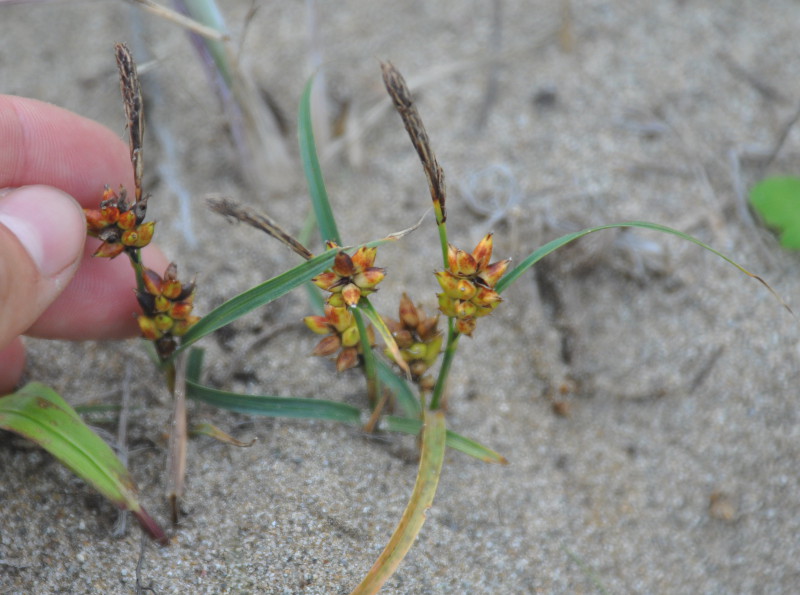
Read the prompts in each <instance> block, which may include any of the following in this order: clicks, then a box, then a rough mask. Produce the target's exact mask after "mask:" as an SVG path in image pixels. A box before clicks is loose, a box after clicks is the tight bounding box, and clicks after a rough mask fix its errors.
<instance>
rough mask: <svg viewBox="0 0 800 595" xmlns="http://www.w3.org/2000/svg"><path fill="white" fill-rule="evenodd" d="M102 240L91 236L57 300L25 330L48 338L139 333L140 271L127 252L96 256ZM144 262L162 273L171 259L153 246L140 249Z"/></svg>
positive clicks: (116, 335) (70, 338) (106, 336)
mask: <svg viewBox="0 0 800 595" xmlns="http://www.w3.org/2000/svg"><path fill="white" fill-rule="evenodd" d="M99 245H100V243H99V241H98V240H95V239H93V238H89V239H88V240H87V242H86V247H85V253H84V259H83V263H82V264H81V268H80V270H78V273H77V274H76V275H75V277H74V278H73V279H72V282H71V283H70V284H69V286H68V287H67V288H66V289H65V290H64V292H63V293H62V294H61V295H60V296H58V299H56V301H55V302H54V303H53V304H52V305H51V306H50V307H49V308H48V309H47V310H46V311H45V312H44V314H42V315H41V317H40V318H39V319H38V320H37V321H36V323H35V324H34V325H33V326H31V327H30V328H29V329H28V331H27V332H26V333H25V334H27V335H30V336H32V337H42V338H47V339H68V340H72V341H84V340H87V339H121V338H123V337H132V336H134V335H137V334H138V333H139V326H138V324H137V322H136V315H137V314H140V313H141V309H140V308H139V305H138V303H137V301H136V295H135V293H134V288H135V287H136V276H135V274H134V272H133V268H132V267H131V263H130V262H129V261H128V257H127V256H126V255H125V254H122V255H120V256H119V257H117V258H115V259H114V260H111V261H109V260H108V259H107V258H92V257H91V255H92V253H93V252H94V251H95V250H96V249H97V247H98V246H99ZM142 260H143V261H144V265H145V266H146V267H148V268H151V269H153V270H154V271H156V272H157V273H158V274H163V272H164V271H165V270H166V268H167V265H168V264H169V262H168V261H167V259H166V257H165V256H164V254H163V253H162V252H161V251H160V250H159V249H158V248H156V247H155V246H153V245H150V246H147V247H146V248H144V249H143V250H142Z"/></svg>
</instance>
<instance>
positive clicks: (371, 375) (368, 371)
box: [351, 308, 379, 408]
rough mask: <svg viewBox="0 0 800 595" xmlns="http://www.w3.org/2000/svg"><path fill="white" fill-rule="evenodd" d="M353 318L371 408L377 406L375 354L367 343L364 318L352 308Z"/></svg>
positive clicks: (367, 337) (377, 387)
mask: <svg viewBox="0 0 800 595" xmlns="http://www.w3.org/2000/svg"><path fill="white" fill-rule="evenodd" d="M351 311H352V312H353V317H354V318H355V319H356V326H357V327H358V336H359V341H361V352H362V355H363V356H364V377H365V378H366V379H367V398H368V399H369V404H370V406H371V407H373V408H374V407H375V406H376V405H377V404H378V395H379V386H378V367H377V366H376V364H375V354H374V353H373V352H372V345H371V344H370V342H369V335H368V334H367V325H366V324H364V318H363V317H362V315H361V312H359V311H358V309H357V308H352V310H351Z"/></svg>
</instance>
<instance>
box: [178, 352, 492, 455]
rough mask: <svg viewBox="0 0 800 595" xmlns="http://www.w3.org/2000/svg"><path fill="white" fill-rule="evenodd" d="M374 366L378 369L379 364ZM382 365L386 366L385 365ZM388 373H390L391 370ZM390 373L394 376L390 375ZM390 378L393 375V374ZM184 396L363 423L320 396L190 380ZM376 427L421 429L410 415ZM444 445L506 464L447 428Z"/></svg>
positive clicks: (251, 410)
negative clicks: (252, 391)
mask: <svg viewBox="0 0 800 595" xmlns="http://www.w3.org/2000/svg"><path fill="white" fill-rule="evenodd" d="M378 362H381V360H378ZM378 365H379V368H378V369H379V370H380V365H381V364H380V363H379V364H378ZM383 365H384V366H386V364H383ZM190 367H191V366H190ZM389 373H390V374H391V373H392V372H391V370H390V371H389ZM392 375H393V376H394V374H392ZM394 377H395V378H397V376H394ZM186 396H187V397H188V398H189V399H192V400H193V401H200V402H202V403H206V404H208V405H211V406H213V407H218V408H220V409H227V410H228V411H236V412H238V413H245V414H248V415H261V416H265V417H286V418H292V419H319V420H322V421H336V422H341V423H346V424H349V425H353V426H359V427H361V426H362V425H363V420H362V415H361V410H360V409H358V407H353V406H352V405H347V404H346V403H338V402H336V401H327V400H324V399H303V398H297V397H275V396H270V395H243V394H239V393H234V392H228V391H223V390H219V389H215V388H211V387H209V386H203V385H202V384H199V383H198V382H197V381H195V380H191V379H189V380H187V382H186ZM378 427H379V429H382V430H386V431H389V432H400V433H402V434H409V435H412V436H416V435H418V434H419V433H420V431H421V430H422V422H421V421H420V420H419V419H413V418H410V417H397V416H394V415H388V416H386V417H383V418H382V419H381V422H380V424H379V426H378ZM447 446H448V448H452V449H454V450H458V451H460V452H463V453H464V454H466V455H469V456H471V457H475V458H476V459H479V460H481V461H485V462H487V463H501V464H506V463H507V461H506V458H505V457H504V456H502V455H500V454H498V453H497V452H495V451H493V450H492V449H490V448H487V447H486V446H483V445H482V444H480V443H478V442H476V441H474V440H471V439H469V438H465V437H464V436H462V435H460V434H457V433H455V432H452V431H450V430H447Z"/></svg>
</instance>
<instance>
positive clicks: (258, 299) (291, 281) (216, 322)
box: [177, 224, 419, 352]
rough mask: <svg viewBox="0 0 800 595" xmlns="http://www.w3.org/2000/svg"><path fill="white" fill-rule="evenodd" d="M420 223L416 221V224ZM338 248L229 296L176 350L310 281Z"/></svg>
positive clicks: (376, 242)
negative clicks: (233, 295)
mask: <svg viewBox="0 0 800 595" xmlns="http://www.w3.org/2000/svg"><path fill="white" fill-rule="evenodd" d="M417 225H419V224H417ZM416 228H417V226H416V225H415V226H414V227H411V228H409V229H404V230H403V231H399V232H396V233H393V234H390V235H388V236H386V237H385V238H381V239H380V240H373V241H371V242H367V243H366V244H360V245H359V246H349V247H344V248H342V250H346V251H347V252H354V251H355V250H357V249H358V248H360V247H361V246H369V247H373V246H380V245H382V244H386V243H387V242H395V241H397V240H399V239H400V238H402V237H403V236H404V235H405V234H407V233H410V232H411V231H413V230H414V229H416ZM336 254H337V250H327V251H326V252H323V253H322V254H320V255H319V256H315V257H314V258H312V259H311V260H307V261H305V262H303V263H300V264H299V265H297V266H296V267H294V268H292V269H289V270H288V271H286V272H284V273H281V274H280V275H278V276H276V277H273V278H272V279H270V280H269V281H265V282H264V283H261V284H260V285H256V286H255V287H251V288H250V289H248V290H246V291H243V292H242V293H240V294H239V295H237V296H235V297H232V298H231V299H229V300H228V301H227V302H225V303H224V304H222V305H221V306H218V307H217V308H215V309H214V310H212V311H211V312H209V313H208V314H206V315H205V316H203V318H201V319H200V320H199V321H198V322H197V324H195V325H194V326H193V327H192V328H190V329H189V331H188V332H187V333H186V334H185V335H184V336H183V340H182V342H181V346H180V347H179V348H178V350H177V351H178V352H180V351H183V350H184V349H186V348H187V347H188V346H189V345H191V344H192V343H196V342H197V341H199V340H200V339H202V338H203V337H205V336H206V335H208V334H210V333H213V332H214V331H215V330H217V329H220V328H222V327H223V326H225V325H228V324H230V323H231V322H233V321H234V320H238V319H239V318H241V317H242V316H244V315H245V314H248V313H249V312H252V311H253V310H255V309H256V308H258V307H260V306H263V305H265V304H268V303H270V302H272V301H274V300H276V299H278V298H279V297H282V296H284V295H286V294H287V293H289V292H290V291H291V290H292V289H294V288H295V287H297V286H299V285H302V284H303V283H305V282H306V281H310V280H311V279H312V278H313V277H316V276H317V275H319V274H320V273H321V272H322V271H324V270H326V269H328V268H330V267H331V266H332V265H333V259H334V258H336Z"/></svg>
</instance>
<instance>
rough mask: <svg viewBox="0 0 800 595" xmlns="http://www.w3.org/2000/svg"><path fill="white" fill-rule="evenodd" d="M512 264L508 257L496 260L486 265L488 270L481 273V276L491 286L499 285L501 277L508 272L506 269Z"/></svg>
mask: <svg viewBox="0 0 800 595" xmlns="http://www.w3.org/2000/svg"><path fill="white" fill-rule="evenodd" d="M509 264H511V259H510V258H507V259H505V260H501V261H500V262H496V263H494V264H492V265H489V266H488V267H486V270H484V271H483V273H481V274H480V278H481V279H482V280H483V282H484V283H486V285H488V286H489V287H494V286H495V285H497V282H498V281H499V280H500V277H502V276H503V275H505V274H506V270H507V269H508V265H509Z"/></svg>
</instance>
